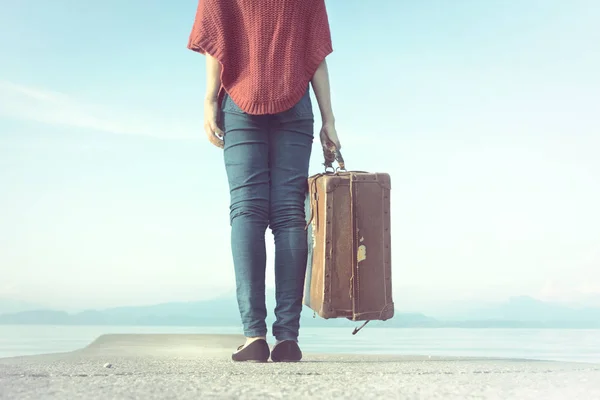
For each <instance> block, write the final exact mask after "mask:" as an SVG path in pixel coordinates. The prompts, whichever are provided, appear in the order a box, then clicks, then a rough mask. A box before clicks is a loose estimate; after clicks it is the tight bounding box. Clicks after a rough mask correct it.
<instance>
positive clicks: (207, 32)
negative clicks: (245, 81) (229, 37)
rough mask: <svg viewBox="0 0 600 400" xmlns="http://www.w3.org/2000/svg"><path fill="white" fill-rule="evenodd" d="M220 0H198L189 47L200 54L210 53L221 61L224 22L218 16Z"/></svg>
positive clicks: (223, 46) (223, 45)
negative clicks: (221, 30)
mask: <svg viewBox="0 0 600 400" xmlns="http://www.w3.org/2000/svg"><path fill="white" fill-rule="evenodd" d="M218 3H219V0H198V7H197V9H196V17H195V19H194V24H193V25H192V31H191V33H190V36H189V39H188V45H187V48H188V49H190V50H192V51H195V52H198V53H200V54H207V53H208V54H210V55H211V56H213V57H215V58H216V59H218V60H219V61H222V59H223V51H224V48H225V44H224V43H223V37H224V35H223V33H222V32H220V31H219V30H220V29H222V26H223V25H222V23H221V21H219V20H218V19H217V18H216V15H219V13H218V11H219V10H218V9H216V8H217V7H219V4H218Z"/></svg>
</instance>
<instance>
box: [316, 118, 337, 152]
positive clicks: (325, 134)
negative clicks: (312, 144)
mask: <svg viewBox="0 0 600 400" xmlns="http://www.w3.org/2000/svg"><path fill="white" fill-rule="evenodd" d="M319 137H320V139H321V146H322V147H323V151H333V150H340V149H341V148H342V144H341V143H340V139H339V138H338V135H337V131H336V129H335V123H333V122H325V123H323V127H322V128H321V132H320V135H319Z"/></svg>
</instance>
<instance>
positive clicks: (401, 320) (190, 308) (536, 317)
mask: <svg viewBox="0 0 600 400" xmlns="http://www.w3.org/2000/svg"><path fill="white" fill-rule="evenodd" d="M267 307H268V309H269V310H272V309H273V297H272V296H267ZM270 314H271V315H270V319H269V320H268V321H267V323H268V324H269V325H270V324H272V322H273V319H272V318H273V317H272V313H270ZM313 315H314V313H313V312H312V310H310V309H308V308H306V307H305V309H304V312H303V313H302V319H301V324H302V326H305V327H348V328H349V329H350V328H352V327H355V326H357V325H359V324H360V323H361V322H354V321H349V320H347V319H345V318H339V319H330V320H325V319H323V318H320V317H318V316H316V317H313ZM0 324H15V325H20V324H56V325H130V326H132V325H137V326H144V325H145V326H148V325H154V326H239V325H240V321H239V314H238V310H237V302H236V300H235V298H234V297H232V296H229V297H221V298H216V299H212V300H207V301H199V302H188V303H164V304H157V305H149V306H142V307H119V308H111V309H106V310H88V311H83V312H80V313H76V314H68V313H66V312H61V311H53V310H34V311H23V312H17V313H10V314H4V315H0ZM369 326H374V327H376V326H379V327H397V328H409V327H413V328H445V327H446V328H447V327H454V328H600V309H593V308H587V309H584V308H581V309H577V308H568V307H565V306H561V305H556V304H552V303H544V302H540V301H537V300H535V299H532V298H529V297H517V298H513V299H510V301H508V302H507V303H504V304H500V305H496V306H491V307H486V308H485V309H480V310H476V311H473V312H472V313H471V314H470V315H465V316H464V317H463V318H461V319H460V320H454V321H449V320H447V321H441V320H437V319H435V318H431V317H428V316H426V315H423V314H418V313H412V314H407V313H400V312H396V315H395V316H394V318H392V319H390V320H388V321H373V322H371V323H370V324H369Z"/></svg>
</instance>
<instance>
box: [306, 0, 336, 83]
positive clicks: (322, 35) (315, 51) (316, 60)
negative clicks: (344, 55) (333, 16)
mask: <svg viewBox="0 0 600 400" xmlns="http://www.w3.org/2000/svg"><path fill="white" fill-rule="evenodd" d="M315 3H316V5H315V7H314V8H313V12H312V14H311V15H310V17H309V21H310V22H309V27H310V29H309V33H308V35H309V40H308V46H307V49H306V50H307V51H308V54H306V60H307V61H306V68H307V73H308V75H309V76H311V77H312V75H313V74H314V73H315V71H316V69H317V67H318V66H319V64H321V62H322V61H323V60H324V59H325V57H327V56H328V55H329V54H330V53H332V52H333V45H332V42H331V30H330V27H329V17H328V15H327V8H326V6H325V0H316V2H315Z"/></svg>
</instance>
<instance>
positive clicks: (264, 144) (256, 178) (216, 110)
mask: <svg viewBox="0 0 600 400" xmlns="http://www.w3.org/2000/svg"><path fill="white" fill-rule="evenodd" d="M188 48H189V49H191V50H193V51H196V52H199V53H201V54H204V55H205V56H206V97H205V99H204V129H205V131H206V134H207V136H208V139H209V140H210V142H211V143H213V144H214V145H216V146H218V147H220V148H223V149H224V152H223V155H224V161H225V168H226V172H227V177H228V181H229V189H230V224H231V248H232V254H233V263H234V269H235V277H236V288H237V300H238V306H239V312H240V316H241V320H242V324H243V330H244V335H245V337H246V343H245V344H244V345H242V346H240V347H239V348H238V349H237V351H235V352H234V353H233V355H232V359H233V360H234V361H261V362H265V361H267V360H268V358H269V357H271V360H272V361H275V362H278V361H299V360H300V359H301V358H302V352H301V350H300V347H299V346H298V334H299V321H300V313H301V310H302V293H303V286H304V274H305V271H306V258H307V251H308V249H307V238H306V231H305V229H304V227H305V223H306V222H305V213H304V198H305V196H306V190H307V183H306V182H307V177H308V168H309V159H310V155H311V148H312V142H313V136H314V132H313V128H314V118H313V112H312V105H311V99H310V96H309V84H312V88H313V90H314V94H315V97H316V99H317V102H318V105H319V110H320V113H321V119H322V122H323V125H322V128H321V131H320V140H321V144H322V146H323V148H324V150H325V151H330V150H331V149H333V148H337V149H339V148H340V147H341V146H340V142H339V139H338V137H337V134H336V130H335V119H334V116H333V111H332V107H331V100H330V89H329V77H328V72H327V64H326V61H325V58H326V56H327V55H328V54H330V53H331V52H332V51H333V49H332V45H331V36H330V30H329V21H328V17H327V11H326V8H325V3H324V0H261V1H255V0H199V3H198V8H197V12H196V19H195V22H194V25H193V28H192V32H191V35H190V38H189V43H188ZM267 227H269V228H270V229H271V230H272V232H273V236H274V238H275V284H276V303H277V304H276V307H275V316H276V321H275V323H274V324H273V335H274V336H275V339H276V340H277V342H276V344H275V346H274V348H273V350H272V351H271V350H270V349H269V346H268V344H267V341H266V335H267V327H266V324H265V317H266V307H265V267H266V250H265V231H266V228H267Z"/></svg>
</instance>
